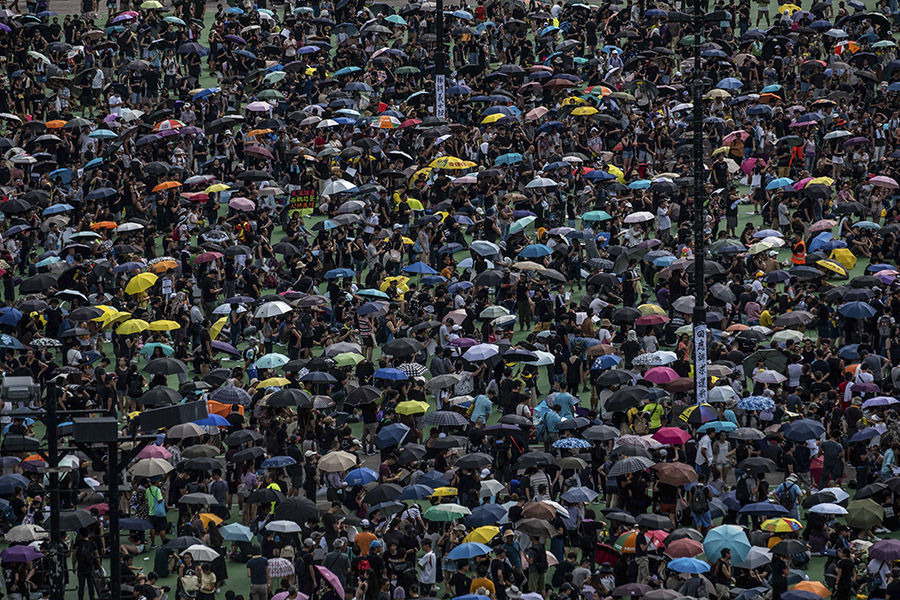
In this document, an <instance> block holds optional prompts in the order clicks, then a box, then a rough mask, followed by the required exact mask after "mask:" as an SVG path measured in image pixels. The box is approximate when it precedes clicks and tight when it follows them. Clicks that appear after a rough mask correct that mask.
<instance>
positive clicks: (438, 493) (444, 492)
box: [431, 487, 459, 498]
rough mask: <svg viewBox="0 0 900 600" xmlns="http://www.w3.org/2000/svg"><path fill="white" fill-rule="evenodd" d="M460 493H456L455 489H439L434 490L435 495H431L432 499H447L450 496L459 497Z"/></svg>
mask: <svg viewBox="0 0 900 600" xmlns="http://www.w3.org/2000/svg"><path fill="white" fill-rule="evenodd" d="M457 495H459V492H458V491H456V488H455V487H439V488H437V489H435V490H434V493H433V494H432V495H431V497H432V498H447V497H450V496H457Z"/></svg>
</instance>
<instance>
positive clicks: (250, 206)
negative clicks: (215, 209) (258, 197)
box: [228, 196, 256, 212]
mask: <svg viewBox="0 0 900 600" xmlns="http://www.w3.org/2000/svg"><path fill="white" fill-rule="evenodd" d="M228 206H230V207H231V208H233V209H234V210H242V211H244V212H251V211H254V210H256V204H255V203H254V202H253V200H250V199H249V198H244V197H243V196H236V197H234V198H232V199H231V200H229V201H228Z"/></svg>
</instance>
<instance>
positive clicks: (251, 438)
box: [225, 429, 263, 446]
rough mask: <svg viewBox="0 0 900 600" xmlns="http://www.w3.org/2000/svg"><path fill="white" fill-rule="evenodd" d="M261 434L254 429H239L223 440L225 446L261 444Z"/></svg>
mask: <svg viewBox="0 0 900 600" xmlns="http://www.w3.org/2000/svg"><path fill="white" fill-rule="evenodd" d="M262 440H263V434H261V433H260V432H258V431H256V430H255V429H239V430H238V431H235V432H234V433H231V434H229V435H228V437H226V438H225V445H226V446H242V445H243V444H249V443H251V442H261V441H262Z"/></svg>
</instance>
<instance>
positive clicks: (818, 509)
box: [809, 502, 847, 515]
mask: <svg viewBox="0 0 900 600" xmlns="http://www.w3.org/2000/svg"><path fill="white" fill-rule="evenodd" d="M809 512H813V513H819V514H820V515H846V514H847V509H846V508H844V507H843V506H841V505H840V504H834V503H832V502H823V503H822V504H816V505H815V506H813V507H812V508H811V509H809Z"/></svg>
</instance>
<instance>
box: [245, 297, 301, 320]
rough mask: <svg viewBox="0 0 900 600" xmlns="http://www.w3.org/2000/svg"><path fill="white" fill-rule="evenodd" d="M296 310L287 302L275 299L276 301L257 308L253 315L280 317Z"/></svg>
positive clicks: (260, 317)
mask: <svg viewBox="0 0 900 600" xmlns="http://www.w3.org/2000/svg"><path fill="white" fill-rule="evenodd" d="M292 310H294V309H293V308H291V306H290V304H288V303H287V302H282V301H281V300H275V301H274V302H266V303H265V304H262V305H260V307H259V308H257V309H256V313H255V314H254V315H253V316H254V317H256V318H257V319H268V318H269V317H278V316H280V315H284V314H287V313H289V312H291V311H292Z"/></svg>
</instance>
